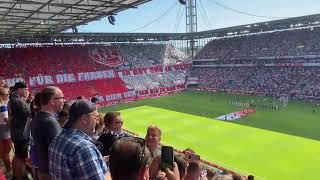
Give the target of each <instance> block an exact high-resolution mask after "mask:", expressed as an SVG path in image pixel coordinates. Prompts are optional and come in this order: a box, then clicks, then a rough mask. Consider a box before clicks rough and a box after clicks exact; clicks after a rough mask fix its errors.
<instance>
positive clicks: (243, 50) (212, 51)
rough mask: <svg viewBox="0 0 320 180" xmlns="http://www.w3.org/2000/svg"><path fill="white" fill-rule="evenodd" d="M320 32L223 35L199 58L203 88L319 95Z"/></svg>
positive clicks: (197, 65) (197, 70) (195, 74)
mask: <svg viewBox="0 0 320 180" xmlns="http://www.w3.org/2000/svg"><path fill="white" fill-rule="evenodd" d="M319 39H320V36H319V33H318V30H315V31H314V30H310V29H308V30H294V31H289V30H287V31H282V32H273V33H260V34H256V35H250V36H240V37H232V38H221V39H217V40H213V41H211V42H209V43H208V44H207V45H206V46H205V47H204V48H203V49H202V50H201V51H200V52H199V53H198V54H197V55H196V60H194V61H193V67H194V70H193V71H192V72H191V75H190V76H191V77H198V79H199V87H201V88H212V89H217V90H238V91H242V92H255V93H261V94H265V95H266V94H267V95H274V96H291V97H295V98H312V97H319V95H320V89H319V77H320V69H319V66H320V64H319V62H320V60H319V57H320V56H319V55H320V53H319Z"/></svg>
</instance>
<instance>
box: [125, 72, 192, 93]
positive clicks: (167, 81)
mask: <svg viewBox="0 0 320 180" xmlns="http://www.w3.org/2000/svg"><path fill="white" fill-rule="evenodd" d="M185 78H186V72H185V71H174V72H165V73H160V74H144V75H138V76H125V77H121V79H122V80H123V81H124V82H125V83H126V85H127V86H128V88H129V89H135V90H137V91H142V90H147V89H154V88H157V87H171V86H175V85H181V84H184V83H185Z"/></svg>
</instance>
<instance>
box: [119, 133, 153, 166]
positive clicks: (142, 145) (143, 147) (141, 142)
mask: <svg viewBox="0 0 320 180" xmlns="http://www.w3.org/2000/svg"><path fill="white" fill-rule="evenodd" d="M120 141H131V142H134V143H136V144H138V145H139V146H140V148H141V154H140V158H139V159H140V161H143V162H145V163H146V164H150V159H149V158H148V159H146V158H145V156H146V141H145V140H144V139H143V138H140V137H123V138H121V139H120Z"/></svg>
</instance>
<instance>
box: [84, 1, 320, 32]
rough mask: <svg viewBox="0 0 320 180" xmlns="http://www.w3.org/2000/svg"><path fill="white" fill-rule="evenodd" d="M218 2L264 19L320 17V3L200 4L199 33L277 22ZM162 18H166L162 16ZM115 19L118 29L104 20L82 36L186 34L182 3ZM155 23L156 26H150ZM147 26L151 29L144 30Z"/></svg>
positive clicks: (153, 5)
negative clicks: (88, 33) (120, 33)
mask: <svg viewBox="0 0 320 180" xmlns="http://www.w3.org/2000/svg"><path fill="white" fill-rule="evenodd" d="M215 1H217V2H219V3H222V4H224V5H226V6H228V7H231V8H233V9H236V10H239V11H243V12H246V13H250V14H255V15H260V16H269V17H270V16H272V17H296V16H304V15H310V14H318V13H320V0H197V3H198V31H204V30H209V29H218V28H223V27H230V26H235V25H242V24H249V23H255V22H263V21H269V20H275V19H272V18H261V17H252V16H248V15H243V14H239V13H236V12H233V11H230V10H227V9H224V8H222V7H220V6H218V5H216V4H215ZM164 12H167V13H164ZM162 14H164V15H163V16H161V15H162ZM160 16H161V18H159V17H160ZM115 18H116V25H114V26H113V25H111V24H109V22H108V20H107V19H106V18H103V19H101V20H98V21H94V22H91V23H89V24H88V25H82V26H79V27H78V30H79V32H168V33H174V32H185V7H184V6H182V5H181V4H180V3H179V2H178V0H152V1H151V2H148V3H146V4H143V5H140V6H139V7H138V8H136V9H129V10H126V11H123V12H120V13H118V14H117V15H116V16H115ZM153 21H154V23H151V24H150V22H153ZM146 24H150V25H148V26H146V27H144V26H145V25H146ZM134 30H135V31H134Z"/></svg>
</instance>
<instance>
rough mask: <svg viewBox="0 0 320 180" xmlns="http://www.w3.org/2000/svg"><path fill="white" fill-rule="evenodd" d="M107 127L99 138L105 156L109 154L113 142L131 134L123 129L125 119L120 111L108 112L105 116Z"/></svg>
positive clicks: (99, 145) (99, 144) (100, 147)
mask: <svg viewBox="0 0 320 180" xmlns="http://www.w3.org/2000/svg"><path fill="white" fill-rule="evenodd" d="M103 119H104V124H105V129H104V131H103V132H102V134H101V135H100V137H99V138H98V142H97V144H98V147H99V150H100V151H101V153H102V155H103V156H106V155H109V150H110V147H111V146H112V144H113V143H114V142H115V141H117V140H118V139H120V138H122V137H128V136H129V135H128V134H127V133H125V132H123V131H122V125H123V120H122V117H121V114H120V112H108V113H106V114H105V116H104V118H103Z"/></svg>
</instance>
